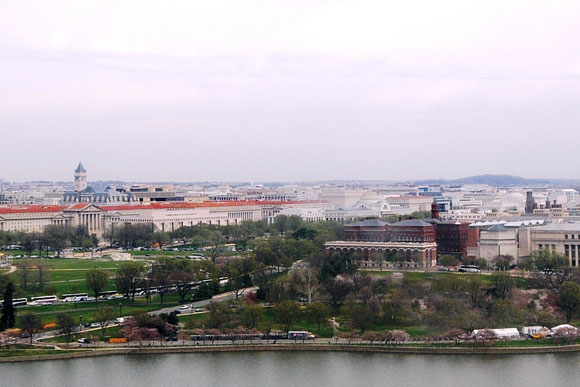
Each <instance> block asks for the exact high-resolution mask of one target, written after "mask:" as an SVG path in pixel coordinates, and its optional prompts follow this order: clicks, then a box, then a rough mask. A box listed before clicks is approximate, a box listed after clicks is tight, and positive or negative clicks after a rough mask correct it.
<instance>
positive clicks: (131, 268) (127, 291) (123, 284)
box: [115, 262, 143, 300]
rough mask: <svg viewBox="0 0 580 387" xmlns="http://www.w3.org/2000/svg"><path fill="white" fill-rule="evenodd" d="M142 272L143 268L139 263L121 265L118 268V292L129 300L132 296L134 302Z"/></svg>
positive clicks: (116, 282) (116, 281)
mask: <svg viewBox="0 0 580 387" xmlns="http://www.w3.org/2000/svg"><path fill="white" fill-rule="evenodd" d="M142 272H143V266H142V265H141V264H140V263H138V262H123V263H121V264H120V265H119V267H118V268H117V277H116V278H115V284H116V287H117V291H118V292H119V293H121V294H124V295H125V297H127V298H129V296H132V297H133V300H134V299H135V292H136V291H137V286H138V284H139V277H140V276H141V273H142Z"/></svg>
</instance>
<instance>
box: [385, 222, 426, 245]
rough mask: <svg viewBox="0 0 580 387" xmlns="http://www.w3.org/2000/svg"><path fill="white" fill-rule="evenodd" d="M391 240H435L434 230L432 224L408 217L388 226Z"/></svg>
mask: <svg viewBox="0 0 580 387" xmlns="http://www.w3.org/2000/svg"><path fill="white" fill-rule="evenodd" d="M388 231H389V241H391V242H420V243H422V242H435V240H436V232H435V227H434V226H433V225H432V224H429V223H427V222H424V221H422V220H421V219H408V220H403V221H400V222H397V223H395V224H391V225H389V227H388Z"/></svg>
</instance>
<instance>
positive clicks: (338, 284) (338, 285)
mask: <svg viewBox="0 0 580 387" xmlns="http://www.w3.org/2000/svg"><path fill="white" fill-rule="evenodd" d="M323 286H324V289H325V290H326V292H327V293H328V295H329V296H330V301H331V303H332V306H333V307H334V308H335V309H336V308H338V307H339V306H340V305H341V304H342V303H343V301H344V299H345V298H346V296H347V295H348V293H350V291H351V289H352V285H351V284H350V283H349V282H347V281H345V280H344V279H342V278H339V277H336V278H330V279H328V280H326V281H325V282H324V283H323Z"/></svg>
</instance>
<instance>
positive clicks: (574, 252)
mask: <svg viewBox="0 0 580 387" xmlns="http://www.w3.org/2000/svg"><path fill="white" fill-rule="evenodd" d="M564 255H566V258H568V262H570V266H573V267H578V261H579V260H580V245H567V244H566V245H564Z"/></svg>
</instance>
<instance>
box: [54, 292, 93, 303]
mask: <svg viewBox="0 0 580 387" xmlns="http://www.w3.org/2000/svg"><path fill="white" fill-rule="evenodd" d="M61 299H62V302H79V301H88V300H89V294H88V293H71V294H63V295H62V297H61Z"/></svg>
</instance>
